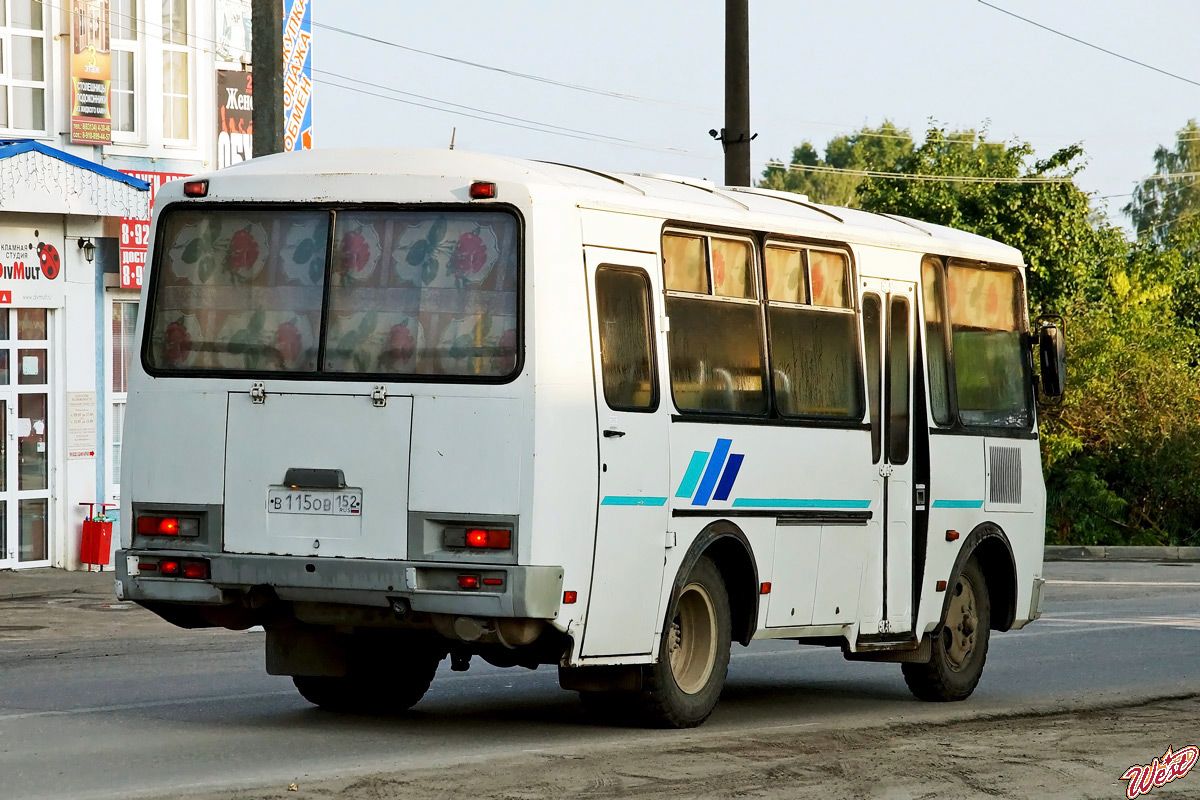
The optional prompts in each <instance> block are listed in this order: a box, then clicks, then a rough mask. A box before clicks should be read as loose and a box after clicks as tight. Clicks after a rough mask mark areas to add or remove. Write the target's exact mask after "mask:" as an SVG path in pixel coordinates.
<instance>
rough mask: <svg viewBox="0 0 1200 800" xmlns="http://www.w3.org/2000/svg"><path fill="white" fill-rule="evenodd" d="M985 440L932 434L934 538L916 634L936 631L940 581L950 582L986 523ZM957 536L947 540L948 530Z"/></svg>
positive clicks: (931, 537)
mask: <svg viewBox="0 0 1200 800" xmlns="http://www.w3.org/2000/svg"><path fill="white" fill-rule="evenodd" d="M984 458H985V453H984V438H983V437H982V436H970V435H963V434H939V433H931V435H930V437H929V465H930V467H929V490H928V492H929V493H928V499H929V539H928V542H929V544H928V557H927V559H926V562H925V577H924V582H923V586H922V587H921V608H920V611H919V612H918V616H917V624H916V630H917V631H919V632H925V631H929V630H932V629H933V628H934V627H935V626H936V625H937V624H938V623H939V622H941V615H942V600H943V598H944V597H945V594H944V593H939V592H938V591H937V582H938V581H944V580H947V579H948V578H949V577H950V571H951V570H952V569H953V568H954V559H955V558H957V557H958V551H959V550H960V549H961V548H962V545H963V542H964V540H965V539H966V538H967V535H968V534H970V532H971V531H972V530H973V529H974V528H975V526H976V525H978V524H979V523H980V522H982V521H983V520H984V518H985V517H984V512H983V504H984V500H985V497H984V491H985V489H986V486H985V477H984V466H985V464H984ZM950 530H953V531H958V533H959V534H960V536H959V538H958V539H957V540H956V541H952V542H948V541H946V531H950Z"/></svg>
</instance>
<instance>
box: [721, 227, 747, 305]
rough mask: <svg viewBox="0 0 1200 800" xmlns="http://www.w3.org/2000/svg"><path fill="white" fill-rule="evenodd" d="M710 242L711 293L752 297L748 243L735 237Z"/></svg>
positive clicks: (723, 295) (724, 295)
mask: <svg viewBox="0 0 1200 800" xmlns="http://www.w3.org/2000/svg"><path fill="white" fill-rule="evenodd" d="M711 243H712V280H713V294H715V295H717V296H718V297H738V298H747V297H754V274H753V272H752V271H751V265H752V263H753V262H752V261H751V256H750V243H749V242H744V241H741V240H737V239H718V238H716V237H713V238H712V239H711Z"/></svg>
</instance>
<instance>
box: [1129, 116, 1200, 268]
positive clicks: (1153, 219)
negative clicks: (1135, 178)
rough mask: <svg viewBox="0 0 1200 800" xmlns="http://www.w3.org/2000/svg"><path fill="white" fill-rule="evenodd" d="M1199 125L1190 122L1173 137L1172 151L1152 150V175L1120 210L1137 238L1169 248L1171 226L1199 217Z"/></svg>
mask: <svg viewBox="0 0 1200 800" xmlns="http://www.w3.org/2000/svg"><path fill="white" fill-rule="evenodd" d="M1198 175H1200V126H1198V125H1197V124H1196V120H1194V119H1190V120H1188V122H1187V124H1186V125H1184V126H1183V127H1182V128H1180V129H1179V131H1178V132H1177V133H1176V134H1175V148H1174V149H1173V150H1172V149H1169V148H1166V147H1162V146H1160V147H1159V148H1158V149H1156V150H1155V151H1154V174H1153V175H1151V176H1150V177H1149V178H1146V179H1145V180H1143V181H1142V182H1141V183H1140V184H1139V185H1138V187H1137V188H1136V189H1134V191H1133V200H1131V201H1130V203H1129V204H1128V205H1127V206H1125V208H1124V209H1123V210H1124V211H1125V213H1126V214H1128V215H1129V218H1130V221H1131V222H1133V227H1134V229H1135V230H1136V231H1137V233H1138V237H1139V238H1148V239H1150V240H1151V241H1153V242H1155V243H1156V244H1159V245H1169V244H1170V242H1169V240H1170V237H1171V233H1172V230H1173V228H1174V227H1175V224H1176V223H1177V222H1179V221H1181V220H1185V219H1189V218H1191V217H1193V216H1196V215H1200V181H1197V176H1198Z"/></svg>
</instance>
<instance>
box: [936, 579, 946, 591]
mask: <svg viewBox="0 0 1200 800" xmlns="http://www.w3.org/2000/svg"><path fill="white" fill-rule="evenodd" d="M937 590H938V591H939V592H944V591H946V582H945V581H938V582H937Z"/></svg>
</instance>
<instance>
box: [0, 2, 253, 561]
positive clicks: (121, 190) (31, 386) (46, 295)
mask: <svg viewBox="0 0 1200 800" xmlns="http://www.w3.org/2000/svg"><path fill="white" fill-rule="evenodd" d="M249 19H250V12H249V0H46V2H39V1H38V0H0V141H2V142H4V143H0V420H2V421H3V425H4V433H5V435H4V437H3V452H2V454H0V473H2V474H0V569H10V568H25V567H40V566H56V567H65V568H68V569H77V568H79V567H80V566H81V562H80V539H81V530H82V525H83V520H84V518H85V515H86V514H87V508H86V507H85V506H82V505H80V504H81V503H116V502H117V501H118V499H119V495H120V480H121V476H120V450H121V440H122V435H123V430H124V428H125V425H126V424H130V425H132V424H136V423H135V421H133V420H126V419H125V416H124V402H125V376H126V374H127V369H128V364H129V362H130V359H131V358H134V357H136V356H135V354H134V353H133V341H132V333H133V328H134V323H135V321H136V319H137V314H138V297H139V287H140V280H141V278H140V269H138V267H140V265H141V264H142V263H144V260H145V258H146V255H145V235H146V233H148V225H147V224H145V223H142V224H140V225H139V224H138V223H137V221H136V220H137V219H144V218H146V217H147V216H148V208H149V202H150V200H151V199H152V191H147V190H146V184H145V183H143V182H142V181H145V182H147V183H149V184H151V185H152V188H153V187H155V186H157V185H159V184H161V183H162V182H163V181H164V180H167V179H170V178H174V177H179V176H184V175H192V174H195V173H199V172H204V171H208V170H212V169H216V168H217V166H218V164H217V152H218V129H219V125H220V121H219V119H218V118H219V117H220V111H219V107H220V102H221V100H220V99H219V98H218V88H217V73H218V70H243V71H246V70H249V69H250V67H249V49H250V41H249ZM92 46H94V47H92ZM90 47H91V49H89V48H90ZM97 51H103V52H106V54H107V57H108V61H109V65H110V66H109V74H108V76H107V77H108V81H109V82H108V86H107V90H108V112H109V116H108V118H109V120H110V124H111V132H110V133H109V137H110V138H111V143H108V144H79V143H74V142H73V141H72V140H73V139H75V142H78V140H79V138H80V137H79V136H78V135H75V136H73V123H77V121H78V114H79V106H78V105H77V101H76V79H77V78H78V77H79V74H80V72H79V68H78V64H79V63H80V62H79V59H83V60H84V61H87V60H88V59H89V58H91V59H92V62H91V63H92V64H93V65H94V64H95V60H94V59H95V56H96V53H97ZM73 57H74V59H75V61H74V62H73V60H72V59H73ZM92 68H93V67H86V66H85V67H84V69H92ZM243 105H244V101H243ZM74 130H75V132H76V134H77V133H78V130H79V129H78V127H77V125H76V126H75V127H74ZM244 149H248V147H244V148H243V150H244ZM18 151H19V152H18ZM248 155H249V154H248V153H242V154H240V157H248ZM240 157H239V159H238V160H240ZM87 245H92V246H94V250H91V248H90V247H88V246H87ZM39 248H40V253H41V254H43V255H45V254H47V253H49V251H50V249H51V248H52V249H53V251H54V252H56V253H57V255H58V259H59V270H58V271H57V272H54V271H53V270H52V269H50V268H48V267H46V266H45V265H44V263H43V262H42V261H41V260H40V259H39ZM89 256H90V260H89ZM17 264H22V265H23V268H22V269H16V268H15V266H16V265H17ZM52 272H53V273H54V274H53V276H51V273H52ZM181 468H183V467H181ZM114 514H115V510H114V511H111V512H110V516H113V515H114Z"/></svg>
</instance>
